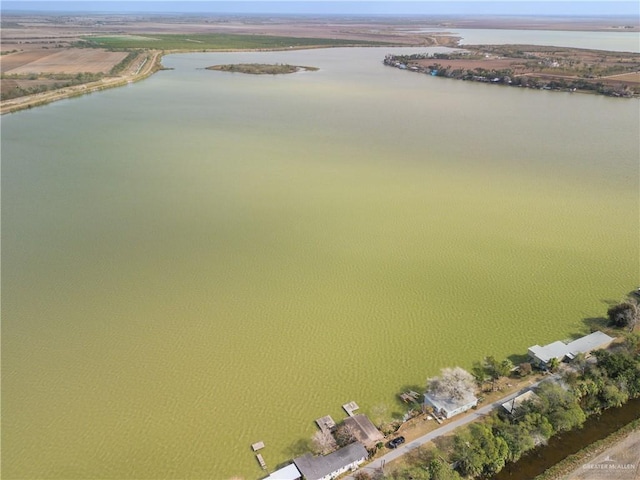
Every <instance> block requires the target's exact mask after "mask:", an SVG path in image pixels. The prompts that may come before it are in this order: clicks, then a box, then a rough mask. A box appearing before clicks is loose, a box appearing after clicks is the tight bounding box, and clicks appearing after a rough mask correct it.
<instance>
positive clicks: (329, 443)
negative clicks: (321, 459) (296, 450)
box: [311, 430, 338, 455]
mask: <svg viewBox="0 0 640 480" xmlns="http://www.w3.org/2000/svg"><path fill="white" fill-rule="evenodd" d="M311 443H312V444H313V449H314V451H315V452H316V453H319V454H320V455H326V454H327V453H331V452H333V451H334V450H335V449H336V448H338V444H337V443H336V439H335V438H333V435H331V433H330V432H328V431H325V430H318V431H317V432H316V433H314V434H313V437H311Z"/></svg>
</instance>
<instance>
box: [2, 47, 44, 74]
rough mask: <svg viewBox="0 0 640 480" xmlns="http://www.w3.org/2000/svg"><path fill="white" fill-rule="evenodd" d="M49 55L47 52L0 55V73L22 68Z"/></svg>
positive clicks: (35, 51)
mask: <svg viewBox="0 0 640 480" xmlns="http://www.w3.org/2000/svg"><path fill="white" fill-rule="evenodd" d="M3 47H4V45H3ZM49 55H51V52H50V51H48V50H34V51H30V52H17V53H9V54H7V55H2V56H1V57H0V72H1V73H6V72H8V71H9V70H13V69H14V68H19V67H22V66H23V65H26V64H28V63H31V62H35V61H36V60H40V59H41V58H43V57H46V56H49Z"/></svg>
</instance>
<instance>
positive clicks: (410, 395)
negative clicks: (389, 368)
mask: <svg viewBox="0 0 640 480" xmlns="http://www.w3.org/2000/svg"><path fill="white" fill-rule="evenodd" d="M400 398H401V399H402V400H403V401H404V402H405V403H412V402H416V403H419V402H418V399H419V398H420V394H419V393H417V392H414V391H413V390H409V391H408V392H403V393H401V394H400Z"/></svg>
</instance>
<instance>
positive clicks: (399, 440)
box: [387, 437, 404, 448]
mask: <svg viewBox="0 0 640 480" xmlns="http://www.w3.org/2000/svg"><path fill="white" fill-rule="evenodd" d="M403 443H404V437H397V438H394V439H393V440H391V441H390V442H389V443H387V447H389V448H398V447H399V446H400V445H402V444H403Z"/></svg>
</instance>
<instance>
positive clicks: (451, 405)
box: [424, 393, 478, 418]
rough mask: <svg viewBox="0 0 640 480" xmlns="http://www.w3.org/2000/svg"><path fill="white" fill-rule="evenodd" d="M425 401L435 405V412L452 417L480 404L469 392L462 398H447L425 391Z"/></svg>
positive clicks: (428, 404) (432, 405)
mask: <svg viewBox="0 0 640 480" xmlns="http://www.w3.org/2000/svg"><path fill="white" fill-rule="evenodd" d="M424 403H425V405H427V406H431V407H433V409H434V411H435V413H437V414H439V415H442V416H444V417H445V418H451V417H453V416H454V415H458V414H459V413H462V412H466V411H467V410H469V409H470V408H473V407H475V406H476V405H478V399H477V398H476V396H475V395H474V394H472V393H468V394H467V395H465V396H464V397H462V398H449V397H447V398H445V397H441V396H439V395H435V394H432V393H425V394H424Z"/></svg>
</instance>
